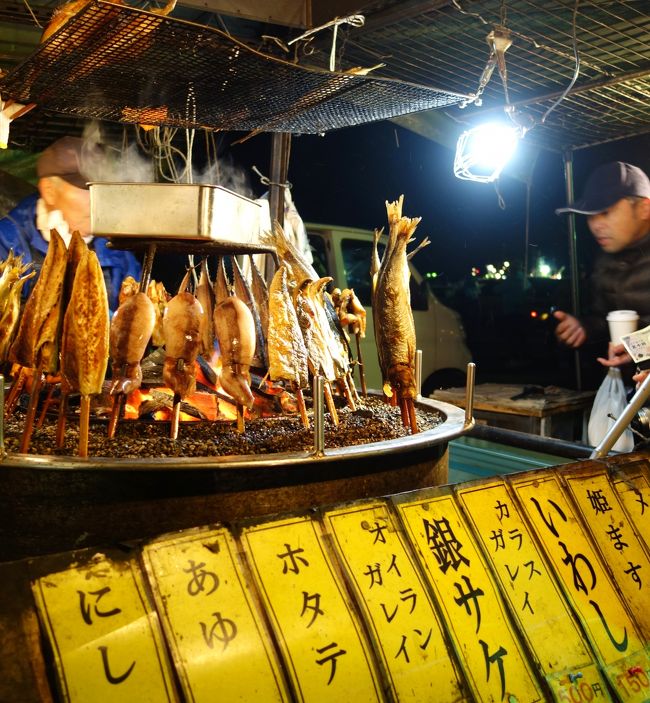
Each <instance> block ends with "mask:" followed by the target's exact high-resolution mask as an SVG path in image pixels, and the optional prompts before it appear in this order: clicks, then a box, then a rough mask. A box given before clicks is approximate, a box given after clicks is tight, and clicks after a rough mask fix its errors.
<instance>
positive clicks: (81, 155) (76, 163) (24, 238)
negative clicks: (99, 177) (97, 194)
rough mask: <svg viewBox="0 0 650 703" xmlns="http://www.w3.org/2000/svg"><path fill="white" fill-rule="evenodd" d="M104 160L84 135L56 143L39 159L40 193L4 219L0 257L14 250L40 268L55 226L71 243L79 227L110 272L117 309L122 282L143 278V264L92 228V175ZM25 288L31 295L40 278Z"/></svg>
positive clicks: (107, 275)
mask: <svg viewBox="0 0 650 703" xmlns="http://www.w3.org/2000/svg"><path fill="white" fill-rule="evenodd" d="M101 158H103V157H102V154H101V151H100V150H99V149H98V148H97V146H93V145H89V144H85V143H84V141H83V140H82V139H80V138H78V137H63V138H61V139H58V140H57V141H55V142H54V143H53V144H51V145H50V146H49V147H48V148H47V149H45V151H43V153H42V154H41V155H40V157H39V158H38V161H37V164H36V175H37V176H38V193H35V194H33V195H30V196H28V197H27V198H24V199H23V200H21V201H20V202H19V203H18V205H17V206H16V207H15V208H14V209H13V210H11V212H9V214H8V215H7V216H6V217H5V218H3V219H1V220H0V260H3V259H6V258H7V256H8V254H9V250H10V249H12V250H13V252H14V254H16V255H22V257H23V263H25V264H26V263H29V262H33V263H34V266H35V268H36V270H37V271H39V270H40V267H41V265H42V263H43V260H44V258H45V254H46V253H47V248H48V244H49V241H50V230H52V229H56V230H57V232H58V233H59V234H60V235H61V236H62V237H63V239H64V241H65V242H66V244H68V243H69V242H70V238H71V236H72V233H73V232H74V231H75V230H77V231H78V232H79V234H81V236H82V237H83V238H84V239H85V240H86V242H87V243H88V246H89V247H90V248H91V249H93V250H94V251H95V253H96V254H97V258H98V260H99V263H100V265H101V267H102V270H103V272H104V278H105V279H106V289H107V293H108V302H109V306H110V308H111V310H115V309H116V308H117V305H118V294H119V291H120V286H121V284H122V281H123V280H124V278H126V277H127V276H133V277H134V278H135V279H136V280H137V279H139V278H140V264H139V263H138V260H137V259H136V258H135V256H134V255H133V254H132V253H131V252H127V251H119V250H117V249H109V248H108V247H107V246H106V244H107V242H106V239H103V238H101V237H93V236H92V234H91V232H90V191H89V189H88V185H87V182H88V181H89V180H91V179H90V178H89V174H90V173H92V172H93V170H94V169H96V168H97V167H98V166H99V165H100V159H101ZM27 283H28V284H29V285H28V286H25V287H24V289H23V295H25V296H26V295H27V294H28V292H29V290H30V288H31V286H32V285H33V283H34V280H33V279H32V280H31V281H28V282H27Z"/></svg>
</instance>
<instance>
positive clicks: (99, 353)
mask: <svg viewBox="0 0 650 703" xmlns="http://www.w3.org/2000/svg"><path fill="white" fill-rule="evenodd" d="M108 318H109V311H108V296H107V294H106V283H105V281H104V274H103V272H102V267H101V266H100V264H99V261H98V259H97V254H95V252H94V251H90V250H89V249H88V248H86V250H85V251H84V252H83V253H82V255H81V259H80V260H79V262H78V263H77V267H76V273H75V277H74V281H73V284H72V290H71V291H70V301H69V302H68V307H67V310H66V312H65V317H64V319H63V333H62V335H61V376H62V378H63V379H64V380H65V384H66V386H67V388H69V389H71V390H73V391H79V393H81V395H83V396H88V395H93V394H97V393H101V392H102V384H103V383H104V377H105V376H106V367H107V366H108V351H109V319H108Z"/></svg>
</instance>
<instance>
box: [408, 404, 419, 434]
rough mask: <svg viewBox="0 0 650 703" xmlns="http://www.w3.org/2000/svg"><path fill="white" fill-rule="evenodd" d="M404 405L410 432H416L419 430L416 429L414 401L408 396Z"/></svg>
mask: <svg viewBox="0 0 650 703" xmlns="http://www.w3.org/2000/svg"><path fill="white" fill-rule="evenodd" d="M406 407H407V408H408V414H409V425H410V427H411V434H417V433H418V432H419V430H418V421H417V418H416V417H415V403H414V401H413V398H408V399H407V400H406Z"/></svg>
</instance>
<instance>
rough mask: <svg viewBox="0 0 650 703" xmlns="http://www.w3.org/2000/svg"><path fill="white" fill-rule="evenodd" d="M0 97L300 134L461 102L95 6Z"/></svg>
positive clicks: (121, 118)
mask: <svg viewBox="0 0 650 703" xmlns="http://www.w3.org/2000/svg"><path fill="white" fill-rule="evenodd" d="M0 92H1V93H2V95H3V97H4V98H13V99H14V100H17V101H18V102H21V103H29V102H34V103H36V104H37V105H38V106H39V107H42V108H46V109H48V110H51V111H54V112H57V113H61V114H65V115H68V116H71V117H77V118H84V119H100V120H108V121H112V122H121V123H145V124H153V125H161V126H162V125H164V126H169V127H181V128H192V127H204V128H212V129H221V130H237V131H246V130H259V131H276V132H279V131H282V132H294V133H305V134H310V133H319V132H326V131H328V130H331V129H336V128H340V127H346V126H352V125H357V124H362V123H366V122H372V121H376V120H383V119H389V118H391V117H396V116H398V115H403V114H407V113H412V112H417V111H421V110H429V109H432V108H440V107H444V106H449V105H452V104H455V103H457V102H459V101H460V100H462V99H463V98H464V97H465V96H464V95H463V94H459V93H456V92H454V91H443V90H439V89H436V88H432V87H422V86H418V85H414V84H412V83H410V82H405V81H403V80H395V79H389V78H376V77H374V76H373V77H370V76H363V75H355V74H352V73H344V72H330V71H326V70H322V69H319V68H315V69H309V68H304V67H301V66H298V65H295V64H292V63H289V62H287V61H283V60H281V59H277V58H274V57H269V56H267V55H265V54H261V53H259V52H257V51H255V50H253V49H251V48H250V47H248V46H246V45H245V44H242V43H240V42H238V41H237V40H235V39H233V38H232V37H230V36H228V35H227V34H225V33H223V32H220V31H219V30H216V29H212V28H208V27H204V26H200V25H197V24H193V23H190V22H184V21H180V20H175V19H171V18H169V17H161V16H159V15H156V14H152V13H149V12H143V11H141V10H136V9H133V8H130V7H126V6H120V5H113V4H111V3H107V2H102V0H95V1H94V2H92V3H91V4H90V5H88V6H87V7H86V8H85V9H84V10H82V11H81V12H80V13H78V14H77V15H75V16H74V17H73V18H72V19H70V20H69V21H68V22H67V23H66V24H65V25H63V27H62V28H61V29H60V30H59V31H58V32H57V33H56V34H54V35H53V36H52V37H51V38H50V39H49V40H48V41H47V42H45V43H44V44H42V45H41V46H40V47H39V48H38V49H37V50H36V51H35V52H34V53H33V54H32V55H31V56H30V57H29V58H28V59H27V60H26V61H24V62H23V63H21V64H20V65H19V66H17V67H16V68H15V69H14V70H12V71H10V72H9V73H8V75H7V76H6V77H5V78H4V79H2V81H0Z"/></svg>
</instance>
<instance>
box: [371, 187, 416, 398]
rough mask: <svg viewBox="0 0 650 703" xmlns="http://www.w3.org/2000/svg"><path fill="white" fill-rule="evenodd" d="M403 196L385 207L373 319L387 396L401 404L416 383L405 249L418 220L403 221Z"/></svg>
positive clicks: (413, 326) (408, 396) (413, 338)
mask: <svg viewBox="0 0 650 703" xmlns="http://www.w3.org/2000/svg"><path fill="white" fill-rule="evenodd" d="M402 203H403V196H401V197H400V198H399V200H397V201H395V202H392V203H388V202H387V203H386V210H387V213H388V222H389V225H390V232H389V240H388V245H387V247H386V251H385V253H384V257H383V259H382V262H381V268H380V270H379V274H378V276H377V287H376V290H375V295H374V301H373V319H374V323H375V340H376V342H377V353H378V356H379V366H380V368H381V371H382V374H383V377H384V381H385V384H384V390H385V391H386V392H387V395H391V394H392V393H393V392H394V393H396V394H397V397H398V399H400V400H410V401H411V403H412V401H413V400H414V399H415V398H416V396H417V388H416V383H415V352H416V339H415V324H414V322H413V313H412V311H411V304H410V292H409V275H410V274H409V268H408V260H407V256H406V246H407V244H408V243H409V241H410V239H411V237H412V235H413V233H414V231H415V228H416V227H417V225H418V223H419V222H420V218H408V217H402ZM386 383H388V387H387V386H386Z"/></svg>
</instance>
